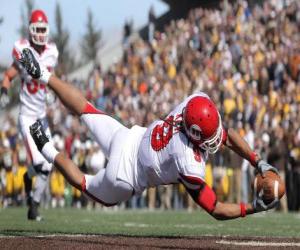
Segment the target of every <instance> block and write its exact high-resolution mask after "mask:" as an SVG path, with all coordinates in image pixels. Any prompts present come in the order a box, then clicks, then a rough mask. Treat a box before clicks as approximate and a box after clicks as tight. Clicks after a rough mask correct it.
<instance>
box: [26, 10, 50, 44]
mask: <svg viewBox="0 0 300 250" xmlns="http://www.w3.org/2000/svg"><path fill="white" fill-rule="evenodd" d="M29 34H30V39H31V41H32V42H33V43H34V44H36V45H40V46H44V45H45V44H46V43H47V42H48V35H49V24H48V19H47V16H46V14H45V13H44V11H42V10H34V11H33V12H32V13H31V17H30V20H29Z"/></svg>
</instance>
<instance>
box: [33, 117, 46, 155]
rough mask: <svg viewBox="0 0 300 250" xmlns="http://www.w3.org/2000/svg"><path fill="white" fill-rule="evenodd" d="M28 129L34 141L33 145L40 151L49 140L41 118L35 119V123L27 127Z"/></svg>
mask: <svg viewBox="0 0 300 250" xmlns="http://www.w3.org/2000/svg"><path fill="white" fill-rule="evenodd" d="M29 130H30V134H31V136H32V138H33V140H34V142H35V145H36V146H37V148H38V150H39V151H40V152H41V151H42V149H43V147H44V146H45V144H46V143H47V142H49V139H48V137H47V135H46V134H45V131H44V128H43V125H42V122H41V120H37V121H36V122H35V123H33V124H32V125H31V126H30V127H29Z"/></svg>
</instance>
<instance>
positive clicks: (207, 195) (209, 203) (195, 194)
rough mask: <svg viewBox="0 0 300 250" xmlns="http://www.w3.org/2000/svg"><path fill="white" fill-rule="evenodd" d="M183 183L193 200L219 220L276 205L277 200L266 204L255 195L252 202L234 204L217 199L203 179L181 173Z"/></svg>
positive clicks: (267, 208)
mask: <svg viewBox="0 0 300 250" xmlns="http://www.w3.org/2000/svg"><path fill="white" fill-rule="evenodd" d="M180 181H181V183H182V184H183V185H184V186H185V188H186V190H187V192H188V193H189V195H191V197H192V198H193V200H194V201H195V202H196V203H197V204H198V205H199V206H201V207H202V208H203V209H204V210H205V211H206V212H208V213H209V214H210V215H211V216H213V217H214V218H215V219H217V220H230V219H235V218H238V217H245V216H246V215H248V214H253V213H258V212H261V211H266V210H269V209H271V208H274V207H275V206H276V202H274V203H271V204H269V205H266V204H264V202H263V200H262V198H261V197H260V196H259V197H255V199H254V200H253V202H252V203H251V204H244V203H240V204H234V203H223V202H219V201H217V197H216V194H215V192H214V191H213V190H212V189H211V188H210V187H209V186H208V185H207V184H206V183H205V182H204V181H202V180H201V179H199V178H195V177H189V176H183V175H181V179H180Z"/></svg>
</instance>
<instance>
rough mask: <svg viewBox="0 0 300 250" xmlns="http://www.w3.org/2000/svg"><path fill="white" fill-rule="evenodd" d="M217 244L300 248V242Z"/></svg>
mask: <svg viewBox="0 0 300 250" xmlns="http://www.w3.org/2000/svg"><path fill="white" fill-rule="evenodd" d="M216 243H217V244H223V245H236V246H252V247H268V246H270V247H300V242H267V241H243V242H241V241H235V240H220V241H216Z"/></svg>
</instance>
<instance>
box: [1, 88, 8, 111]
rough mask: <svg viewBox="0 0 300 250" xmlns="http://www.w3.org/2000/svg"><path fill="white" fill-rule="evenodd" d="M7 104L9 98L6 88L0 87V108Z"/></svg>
mask: <svg viewBox="0 0 300 250" xmlns="http://www.w3.org/2000/svg"><path fill="white" fill-rule="evenodd" d="M8 103H9V96H8V93H7V88H5V87H1V90H0V107H1V108H4V107H5V106H6V105H7V104H8Z"/></svg>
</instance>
